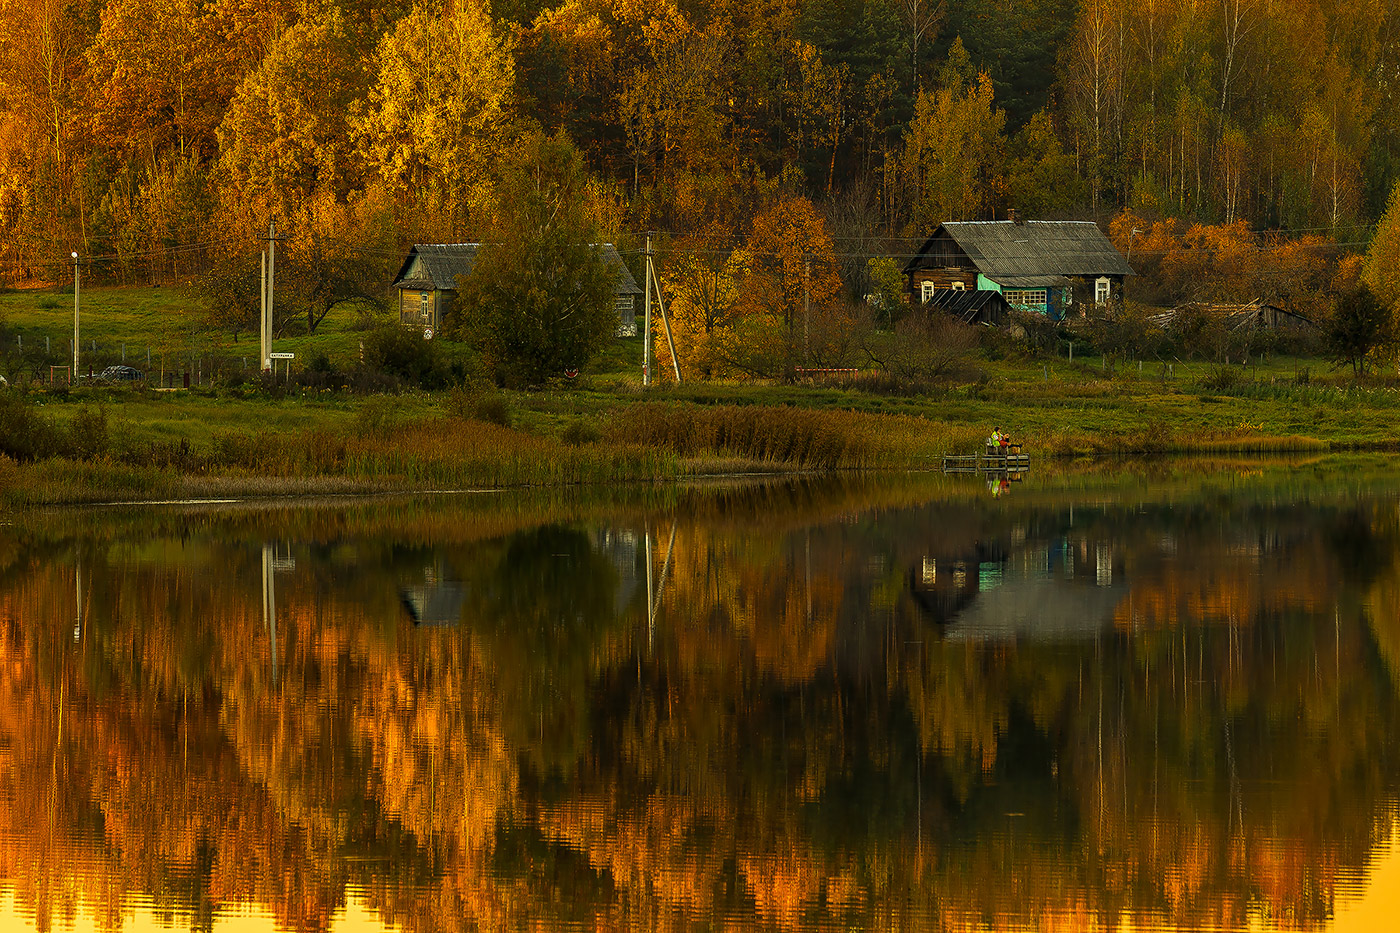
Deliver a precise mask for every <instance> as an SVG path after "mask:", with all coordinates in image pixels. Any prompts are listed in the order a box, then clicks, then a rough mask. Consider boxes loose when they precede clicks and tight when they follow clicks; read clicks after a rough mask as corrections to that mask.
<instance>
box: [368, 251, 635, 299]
mask: <svg viewBox="0 0 1400 933" xmlns="http://www.w3.org/2000/svg"><path fill="white" fill-rule="evenodd" d="M480 248H481V244H480V243H418V244H415V245H414V247H413V249H411V250H409V253H408V258H407V259H405V260H404V263H403V266H402V267H400V269H399V274H398V275H397V276H395V277H394V287H395V288H404V287H412V286H415V285H417V286H422V285H430V286H432V287H433V288H435V289H438V290H439V291H454V290H456V288H457V277H458V276H462V275H471V271H472V268H473V267H474V266H475V265H476V251H477V250H479V249H480ZM602 248H603V258H604V259H606V260H607V262H608V265H610V266H612V267H613V268H615V269H617V270H618V277H617V293H618V294H619V295H640V294H641V293H642V289H641V286H639V285H638V284H637V280H636V279H635V278H633V276H632V270H630V269H628V268H627V264H626V263H625V262H623V261H622V256H621V255H620V254H619V253H618V251H617V247H615V246H613V245H612V244H611V243H604V244H603V247H602ZM415 260H417V262H415Z"/></svg>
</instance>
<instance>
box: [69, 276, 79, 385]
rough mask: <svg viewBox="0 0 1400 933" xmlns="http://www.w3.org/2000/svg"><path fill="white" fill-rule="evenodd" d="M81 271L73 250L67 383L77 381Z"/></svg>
mask: <svg viewBox="0 0 1400 933" xmlns="http://www.w3.org/2000/svg"><path fill="white" fill-rule="evenodd" d="M80 278H81V272H80V271H79V268H78V253H77V251H76V250H75V251H74V252H73V375H72V376H71V377H70V378H69V379H68V382H69V384H70V385H71V384H73V383H76V382H77V381H78V290H79V286H80V282H79V279H80Z"/></svg>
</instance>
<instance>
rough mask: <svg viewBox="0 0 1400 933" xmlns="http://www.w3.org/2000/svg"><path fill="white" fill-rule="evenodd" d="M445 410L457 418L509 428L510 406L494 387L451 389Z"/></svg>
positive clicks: (478, 386)
mask: <svg viewBox="0 0 1400 933" xmlns="http://www.w3.org/2000/svg"><path fill="white" fill-rule="evenodd" d="M447 409H448V411H450V412H451V413H452V414H453V415H456V416H457V417H458V418H468V419H472V420H475V421H485V422H487V423H489V424H498V425H500V426H501V427H503V428H508V427H510V422H511V415H510V404H509V403H508V402H507V401H506V397H505V395H503V394H502V393H501V392H499V391H497V390H496V389H495V388H494V387H489V388H488V387H484V386H480V385H477V386H474V387H471V388H463V387H459V388H456V389H453V390H452V392H451V393H450V394H449V395H448V396H447Z"/></svg>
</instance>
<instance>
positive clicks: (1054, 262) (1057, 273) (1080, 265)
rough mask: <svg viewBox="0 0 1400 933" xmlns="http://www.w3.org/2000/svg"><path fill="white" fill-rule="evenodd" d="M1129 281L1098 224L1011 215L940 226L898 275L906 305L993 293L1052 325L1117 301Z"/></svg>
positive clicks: (1120, 259)
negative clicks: (950, 293)
mask: <svg viewBox="0 0 1400 933" xmlns="http://www.w3.org/2000/svg"><path fill="white" fill-rule="evenodd" d="M1132 274H1133V270H1132V269H1131V268H1130V267H1129V266H1128V261H1127V260H1126V259H1124V258H1123V254H1122V253H1120V252H1118V250H1117V249H1116V248H1114V246H1113V244H1112V243H1110V242H1109V240H1108V237H1106V236H1104V235H1103V231H1101V230H1100V229H1099V226H1098V224H1096V223H1093V222H1091V221H1071V220H1032V221H1025V220H1022V219H1021V218H1020V217H1018V216H1014V215H1013V218H1012V219H1011V220H997V221H965V222H953V221H950V222H948V223H944V224H941V225H939V227H938V229H937V230H935V231H934V232H933V235H932V236H930V237H929V238H928V239H927V240H926V241H924V244H923V246H921V247H920V248H919V251H918V252H917V253H916V254H915V255H914V258H913V259H911V260H909V262H908V263H907V264H906V265H905V267H904V275H905V278H906V279H907V280H908V283H909V291H908V298H909V301H910V302H911V303H913V304H920V303H923V302H926V301H928V300H930V299H931V298H932V297H933V295H934V294H935V293H936V292H938V291H939V290H941V289H950V290H954V291H996V292H1000V293H1001V294H1002V297H1004V298H1005V299H1006V303H1007V304H1008V305H1009V306H1010V307H1012V308H1014V309H1017V310H1022V311H1035V312H1038V313H1040V314H1044V315H1046V316H1047V317H1050V318H1052V319H1054V320H1060V319H1062V318H1064V317H1066V316H1067V315H1069V314H1071V313H1072V312H1073V310H1074V309H1075V307H1076V306H1078V307H1084V306H1087V305H1090V304H1094V305H1107V304H1111V303H1114V302H1120V301H1122V298H1123V281H1124V279H1125V278H1126V277H1127V276H1130V275H1132Z"/></svg>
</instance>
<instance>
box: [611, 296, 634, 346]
mask: <svg viewBox="0 0 1400 933" xmlns="http://www.w3.org/2000/svg"><path fill="white" fill-rule="evenodd" d="M614 307H616V308H617V336H619V337H635V336H637V300H636V299H635V298H633V297H632V296H631V295H625V296H622V297H619V298H618V299H617V302H616V304H615V305H614Z"/></svg>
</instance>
